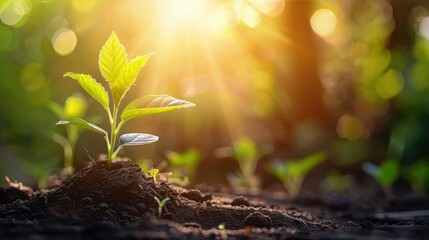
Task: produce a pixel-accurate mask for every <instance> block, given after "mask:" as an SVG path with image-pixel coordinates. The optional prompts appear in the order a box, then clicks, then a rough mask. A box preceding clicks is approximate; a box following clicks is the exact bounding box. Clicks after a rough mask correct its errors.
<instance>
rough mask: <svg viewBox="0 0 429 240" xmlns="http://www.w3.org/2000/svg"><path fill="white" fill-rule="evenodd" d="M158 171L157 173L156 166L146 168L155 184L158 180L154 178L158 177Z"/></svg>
mask: <svg viewBox="0 0 429 240" xmlns="http://www.w3.org/2000/svg"><path fill="white" fill-rule="evenodd" d="M158 173H159V169H157V168H152V169H149V170H147V174H149V176H151V177H152V179H153V183H155V184H157V182H158V181H157V180H156V178H157V177H158Z"/></svg>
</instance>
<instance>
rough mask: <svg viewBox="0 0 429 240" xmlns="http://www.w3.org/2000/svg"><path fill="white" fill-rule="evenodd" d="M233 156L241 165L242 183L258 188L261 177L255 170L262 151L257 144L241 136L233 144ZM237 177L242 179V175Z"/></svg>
mask: <svg viewBox="0 0 429 240" xmlns="http://www.w3.org/2000/svg"><path fill="white" fill-rule="evenodd" d="M232 156H233V157H234V159H236V160H237V162H238V165H239V167H240V171H241V179H242V184H244V185H245V186H247V187H250V188H258V187H259V178H258V176H256V174H255V171H256V166H257V164H258V160H259V158H260V157H261V153H260V151H259V150H258V148H257V146H256V144H255V143H254V142H253V141H252V140H251V139H249V138H247V137H241V138H239V139H238V140H236V141H235V142H234V143H233V145H232ZM236 179H240V177H236ZM233 181H234V180H233Z"/></svg>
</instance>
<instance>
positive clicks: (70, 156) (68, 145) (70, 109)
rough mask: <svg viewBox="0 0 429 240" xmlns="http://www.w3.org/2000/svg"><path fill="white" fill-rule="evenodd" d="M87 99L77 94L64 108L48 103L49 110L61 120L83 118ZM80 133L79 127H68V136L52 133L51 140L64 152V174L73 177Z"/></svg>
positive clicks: (69, 98)
mask: <svg viewBox="0 0 429 240" xmlns="http://www.w3.org/2000/svg"><path fill="white" fill-rule="evenodd" d="M87 106H88V104H87V102H86V99H85V98H84V97H83V96H82V95H81V94H80V93H75V94H73V95H72V96H70V97H68V98H67V99H66V101H65V102H64V106H61V105H60V104H58V103H56V102H54V101H50V102H49V103H48V107H49V109H51V110H52V112H54V113H55V114H56V115H57V116H58V117H59V118H60V119H65V120H70V119H73V118H81V117H83V116H84V115H85V112H86V109H87ZM79 135H80V131H79V129H78V127H77V126H73V125H68V126H66V135H65V136H63V135H61V134H58V133H55V132H51V133H50V138H51V139H52V140H53V141H55V142H56V143H58V144H59V145H61V147H62V148H63V151H64V173H65V174H66V175H71V174H73V172H74V168H73V160H74V152H75V148H76V142H77V140H78V138H79Z"/></svg>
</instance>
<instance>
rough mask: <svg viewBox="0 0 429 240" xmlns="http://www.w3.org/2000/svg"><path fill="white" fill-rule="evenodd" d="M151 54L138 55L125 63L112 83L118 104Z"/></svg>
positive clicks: (114, 96) (114, 97)
mask: <svg viewBox="0 0 429 240" xmlns="http://www.w3.org/2000/svg"><path fill="white" fill-rule="evenodd" d="M151 55H152V53H149V54H146V55H144V56H139V57H136V58H134V59H133V60H131V61H130V62H129V63H127V64H125V65H124V67H123V68H122V70H121V72H120V73H119V74H118V76H117V77H116V79H115V80H114V81H113V82H112V83H111V85H110V86H111V89H112V94H113V99H114V101H115V104H116V105H118V104H119V102H120V101H121V100H122V98H123V97H124V95H125V93H126V92H127V91H128V90H129V89H130V87H131V86H132V85H133V84H134V82H135V81H136V79H137V76H138V74H139V73H140V70H141V69H142V68H143V67H144V65H146V62H147V60H148V59H149V57H150V56H151Z"/></svg>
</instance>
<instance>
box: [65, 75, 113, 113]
mask: <svg viewBox="0 0 429 240" xmlns="http://www.w3.org/2000/svg"><path fill="white" fill-rule="evenodd" d="M64 77H70V78H73V79H74V80H76V81H78V82H79V84H80V85H81V86H82V88H83V89H85V91H86V92H87V93H88V94H89V95H90V96H91V97H93V98H94V99H95V100H97V102H99V103H100V104H101V106H103V107H104V108H105V109H106V110H107V111H109V95H108V94H107V92H106V90H105V89H104V87H103V86H102V85H101V84H100V83H98V82H97V81H96V80H95V79H94V78H92V77H91V76H90V75H86V74H78V73H71V72H68V73H65V74H64Z"/></svg>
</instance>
